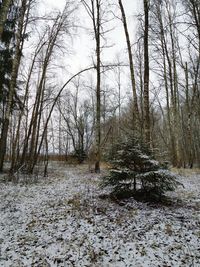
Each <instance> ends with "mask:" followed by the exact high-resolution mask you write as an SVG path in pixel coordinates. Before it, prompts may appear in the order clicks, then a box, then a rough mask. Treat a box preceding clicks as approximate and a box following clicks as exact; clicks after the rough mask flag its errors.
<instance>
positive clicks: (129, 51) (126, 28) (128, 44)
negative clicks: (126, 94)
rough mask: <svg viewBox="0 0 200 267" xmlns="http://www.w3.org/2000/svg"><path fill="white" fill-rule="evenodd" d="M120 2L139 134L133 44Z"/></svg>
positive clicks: (120, 1) (135, 121)
mask: <svg viewBox="0 0 200 267" xmlns="http://www.w3.org/2000/svg"><path fill="white" fill-rule="evenodd" d="M118 1H119V6H120V11H121V15H122V22H123V26H124V33H125V36H126V44H127V49H128V58H129V68H130V75H131V86H132V92H133V109H134V114H133V115H134V116H133V118H134V123H135V129H136V133H138V132H139V117H140V116H139V108H138V100H137V92H136V82H135V72H134V64H133V55H132V49H131V42H130V37H129V32H128V26H127V21H126V14H125V11H124V6H123V3H122V0H118Z"/></svg>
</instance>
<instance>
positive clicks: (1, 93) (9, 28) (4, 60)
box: [0, 4, 17, 104]
mask: <svg viewBox="0 0 200 267" xmlns="http://www.w3.org/2000/svg"><path fill="white" fill-rule="evenodd" d="M0 8H2V7H1V5H0ZM16 15H17V8H16V6H15V5H14V4H13V5H11V6H10V9H9V13H8V17H7V19H6V21H5V24H4V28H3V32H2V36H1V41H0V104H3V103H5V102H6V98H7V95H8V91H9V83H10V78H11V73H12V62H13V55H14V44H15V41H14V40H15V23H16Z"/></svg>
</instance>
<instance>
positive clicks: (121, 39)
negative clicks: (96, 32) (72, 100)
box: [42, 0, 142, 72]
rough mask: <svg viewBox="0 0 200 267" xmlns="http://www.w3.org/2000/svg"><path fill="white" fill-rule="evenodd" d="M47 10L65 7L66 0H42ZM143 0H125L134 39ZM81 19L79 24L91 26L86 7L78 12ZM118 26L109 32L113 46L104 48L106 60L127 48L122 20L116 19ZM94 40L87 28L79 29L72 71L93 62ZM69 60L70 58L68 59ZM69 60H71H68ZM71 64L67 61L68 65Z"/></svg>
mask: <svg viewBox="0 0 200 267" xmlns="http://www.w3.org/2000/svg"><path fill="white" fill-rule="evenodd" d="M42 3H43V6H44V8H45V10H46V11H47V12H48V11H50V10H55V9H60V10H62V9H63V8H64V5H65V3H66V0H43V1H42ZM113 3H115V4H118V1H117V0H113ZM141 3H142V1H141V0H124V1H123V4H124V8H125V12H126V16H127V20H128V22H129V23H128V25H129V34H130V36H131V39H132V40H134V34H135V33H136V21H137V19H136V17H135V15H137V14H138V12H139V9H140V7H141ZM78 18H79V21H78V22H77V24H80V26H81V25H84V26H86V27H89V25H88V24H89V23H90V19H88V15H87V13H86V12H85V10H84V9H82V10H81V9H80V10H79V14H78ZM116 23H117V25H116V27H115V29H114V30H113V31H112V32H111V33H109V34H107V38H108V45H112V47H111V48H109V49H106V50H104V60H106V61H112V60H113V59H114V58H115V56H116V54H117V53H119V52H122V51H123V50H124V49H126V40H125V36H124V31H123V26H122V22H121V21H118V20H117V19H116ZM93 47H94V40H93V39H92V35H89V33H88V32H87V31H86V30H83V29H82V30H78V32H77V35H76V37H75V38H74V39H73V43H72V46H71V49H72V50H73V51H74V54H73V56H72V62H73V64H71V63H70V65H71V66H70V69H71V71H72V72H76V71H77V70H80V69H83V68H85V67H86V66H88V65H90V64H91V61H92V56H94V51H93ZM67 61H68V60H67ZM68 62H69V61H68ZM67 64H69V63H67V62H66V65H67Z"/></svg>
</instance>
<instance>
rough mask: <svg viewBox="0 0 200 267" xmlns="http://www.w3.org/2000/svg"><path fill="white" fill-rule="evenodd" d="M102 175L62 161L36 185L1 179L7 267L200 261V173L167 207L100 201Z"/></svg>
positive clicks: (0, 253) (1, 250)
mask: <svg viewBox="0 0 200 267" xmlns="http://www.w3.org/2000/svg"><path fill="white" fill-rule="evenodd" d="M101 175H103V174H101ZM101 175H100V174H99V175H97V174H94V173H89V172H88V170H87V167H86V166H82V167H80V166H78V167H76V168H74V167H69V166H64V165H58V164H57V165H54V166H52V167H51V169H50V175H49V177H48V178H40V177H39V180H37V181H32V182H31V183H30V177H24V181H20V182H19V183H17V184H14V183H13V182H6V181H3V176H1V177H0V179H1V182H0V266H3V267H7V266H12V267H21V266H27V267H29V266H36V267H45V266H52V267H54V266H60V267H61V266H66V267H68V266H69V267H70V266H76V267H84V266H91V267H93V266H94V267H95V266H97V267H107V266H108V267H109V266H111V267H112V266H113V267H124V266H133V267H140V266H148V267H156V266H157V267H158V266H160V267H170V266H171V267H172V266H174V267H178V266H181V267H184V266H185V267H189V266H195V267H196V266H200V173H199V174H198V173H191V172H190V173H188V174H187V175H182V176H181V177H180V180H181V182H182V183H183V184H184V188H183V187H180V188H179V189H178V190H177V191H176V192H174V193H170V196H171V198H172V199H173V204H172V205H168V206H167V205H165V206H164V205H159V204H152V203H141V202H137V201H135V200H134V199H129V200H126V201H121V202H116V201H112V200H110V199H101V198H100V197H99V196H100V195H101V194H102V190H101V189H99V187H98V184H99V180H100V176H101ZM104 193H105V190H104Z"/></svg>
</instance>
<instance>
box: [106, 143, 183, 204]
mask: <svg viewBox="0 0 200 267" xmlns="http://www.w3.org/2000/svg"><path fill="white" fill-rule="evenodd" d="M152 154H153V153H152V152H151V151H150V150H149V149H148V148H147V147H145V145H144V144H141V143H139V142H138V141H137V140H135V139H134V138H128V139H127V140H124V141H121V142H119V143H117V144H116V145H114V147H113V148H112V150H111V152H110V153H109V155H108V159H109V162H110V163H111V166H112V168H111V169H110V172H109V174H108V175H107V176H105V177H103V180H102V183H101V186H102V187H107V186H109V187H110V188H111V190H112V193H111V194H112V195H114V196H115V197H117V198H124V197H131V196H133V197H135V198H140V199H154V200H161V197H162V196H163V195H164V193H165V192H166V191H173V190H175V189H176V187H177V186H178V185H179V184H180V183H179V182H178V181H177V177H176V176H175V175H174V174H172V173H171V172H170V171H168V170H167V168H166V167H164V166H163V165H162V164H160V163H159V162H158V161H156V160H154V158H153V156H152Z"/></svg>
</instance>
